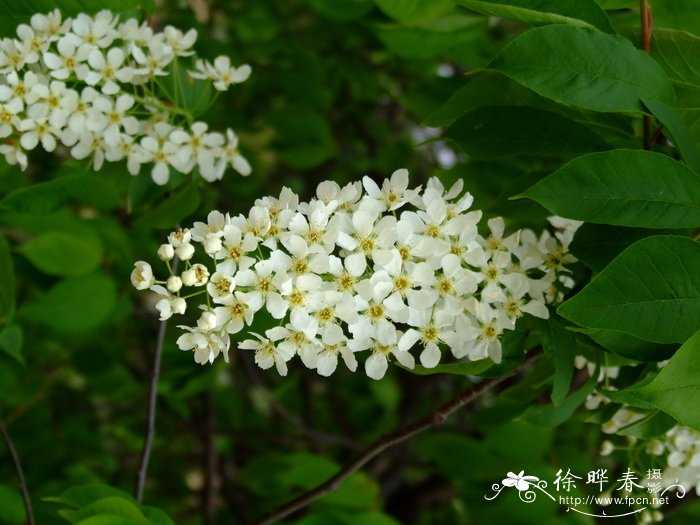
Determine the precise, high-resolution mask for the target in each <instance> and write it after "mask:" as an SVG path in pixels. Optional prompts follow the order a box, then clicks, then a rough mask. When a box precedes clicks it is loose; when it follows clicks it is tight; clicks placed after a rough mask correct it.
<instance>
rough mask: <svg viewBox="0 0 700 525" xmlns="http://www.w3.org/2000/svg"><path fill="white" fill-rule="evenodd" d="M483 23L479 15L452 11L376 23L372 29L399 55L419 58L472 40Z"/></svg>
mask: <svg viewBox="0 0 700 525" xmlns="http://www.w3.org/2000/svg"><path fill="white" fill-rule="evenodd" d="M485 27H486V21H485V20H484V19H483V18H481V17H477V16H465V15H458V14H453V15H448V16H446V17H444V18H439V19H437V20H431V21H428V22H423V23H421V24H416V25H412V26H404V25H398V24H377V25H376V26H375V31H376V32H377V36H378V37H379V38H380V39H381V40H382V42H384V45H385V46H387V47H388V48H389V49H391V50H392V51H393V52H394V53H396V54H397V55H398V56H400V57H402V58H406V59H419V60H422V59H428V58H434V57H439V56H442V55H445V54H447V53H448V52H450V51H453V50H455V49H459V48H462V47H463V46H469V45H471V44H473V42H474V41H475V40H477V39H479V38H481V37H482V36H483V31H484V29H485Z"/></svg>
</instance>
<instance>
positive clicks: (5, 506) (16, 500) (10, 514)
mask: <svg viewBox="0 0 700 525" xmlns="http://www.w3.org/2000/svg"><path fill="white" fill-rule="evenodd" d="M3 452H4V451H3ZM26 519H27V511H26V509H25V508H24V502H23V501H22V496H21V495H20V493H19V491H18V490H17V489H15V488H14V487H11V486H9V485H0V521H2V522H3V523H5V522H7V523H24V522H25V521H26Z"/></svg>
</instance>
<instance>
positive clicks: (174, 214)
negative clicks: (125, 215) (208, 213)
mask: <svg viewBox="0 0 700 525" xmlns="http://www.w3.org/2000/svg"><path fill="white" fill-rule="evenodd" d="M199 201H200V198H199V189H198V188H197V186H195V185H194V184H186V185H185V186H184V187H183V188H180V189H179V190H177V191H176V192H175V193H174V194H172V195H170V196H165V197H164V198H163V199H162V200H161V202H160V203H159V204H158V205H157V206H156V207H155V208H153V209H152V210H150V211H147V212H146V213H144V214H143V215H141V217H139V218H138V219H136V220H135V221H134V224H135V225H138V226H148V227H149V228H155V229H172V228H173V227H174V226H175V225H176V224H179V223H180V222H182V221H183V220H184V219H186V218H187V217H189V216H190V215H192V214H193V213H194V212H195V211H196V210H197V208H198V207H199Z"/></svg>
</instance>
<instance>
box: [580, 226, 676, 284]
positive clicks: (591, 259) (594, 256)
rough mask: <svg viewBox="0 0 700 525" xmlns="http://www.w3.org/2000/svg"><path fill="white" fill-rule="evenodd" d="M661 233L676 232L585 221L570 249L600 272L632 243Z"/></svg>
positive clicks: (670, 233) (584, 262)
mask: <svg viewBox="0 0 700 525" xmlns="http://www.w3.org/2000/svg"><path fill="white" fill-rule="evenodd" d="M660 234H669V235H673V234H675V232H673V231H672V230H653V229H650V228H625V227H624V226H609V225H607V224H591V223H585V224H583V225H581V227H580V228H579V229H578V230H576V235H575V236H574V240H573V242H572V243H571V245H570V246H569V250H570V251H571V253H573V254H574V255H575V256H576V258H577V259H578V260H580V261H581V262H583V264H585V265H586V266H588V267H589V268H590V269H591V270H593V271H595V272H599V271H600V270H602V269H603V268H605V267H606V266H607V265H608V263H609V262H610V261H612V260H613V259H614V258H615V257H617V256H618V255H620V254H621V253H622V252H623V251H624V249H625V248H627V247H628V246H630V245H631V244H634V243H635V242H637V241H638V240H640V239H644V238H645V237H651V236H653V235H660Z"/></svg>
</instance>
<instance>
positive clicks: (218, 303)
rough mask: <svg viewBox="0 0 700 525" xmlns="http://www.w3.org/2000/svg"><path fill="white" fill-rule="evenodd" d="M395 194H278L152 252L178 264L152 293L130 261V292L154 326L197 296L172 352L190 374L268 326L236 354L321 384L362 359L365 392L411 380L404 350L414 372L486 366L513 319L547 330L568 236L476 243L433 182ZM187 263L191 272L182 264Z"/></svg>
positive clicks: (454, 195) (455, 202) (395, 182)
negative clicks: (291, 367)
mask: <svg viewBox="0 0 700 525" xmlns="http://www.w3.org/2000/svg"><path fill="white" fill-rule="evenodd" d="M408 184H409V180H408V172H407V171H406V170H403V169H402V170H398V171H396V172H395V173H394V174H393V175H392V176H391V178H390V179H386V180H384V181H383V183H382V186H381V187H380V186H378V185H377V184H376V183H375V182H374V181H373V180H371V179H370V178H368V177H365V178H364V179H363V181H362V183H359V182H357V183H353V184H348V185H347V186H345V187H342V188H341V187H340V186H339V185H338V184H336V183H335V182H331V181H328V182H323V183H321V184H320V185H319V186H318V188H317V191H316V198H315V199H312V200H311V201H310V202H299V198H298V196H297V195H295V194H294V193H292V191H291V190H289V189H287V188H285V189H283V190H282V192H281V194H280V195H279V197H277V198H275V197H266V198H263V199H259V200H257V201H256V202H255V206H253V208H252V209H251V210H250V212H249V213H248V215H239V216H237V217H230V216H229V215H224V214H222V213H220V212H218V211H213V212H211V213H210V214H209V216H208V221H207V223H202V222H198V223H195V224H194V226H193V227H192V228H191V229H182V230H178V231H176V232H173V233H172V234H170V236H169V237H168V243H166V244H163V245H162V246H161V247H160V249H159V251H158V254H159V257H160V258H161V259H162V260H164V261H166V263H168V264H167V266H168V269H171V268H172V266H171V265H170V264H169V261H170V260H171V259H172V258H173V257H175V256H177V257H178V258H179V259H180V260H181V261H184V262H185V264H184V266H185V269H184V271H182V273H181V274H180V275H177V274H174V273H173V272H172V271H171V272H170V276H169V277H168V278H167V280H164V281H162V280H156V278H155V277H154V275H153V271H152V269H151V266H150V265H149V264H148V263H146V262H143V261H139V262H137V263H136V264H135V269H134V271H133V273H132V276H131V280H132V283H133V285H134V286H135V287H136V288H137V289H140V290H148V289H150V290H152V291H154V292H156V293H157V294H159V295H160V296H161V299H160V300H159V301H158V303H157V304H156V308H157V309H158V311H159V312H160V314H161V319H167V318H169V317H170V316H171V315H172V314H174V313H177V314H182V313H184V312H185V310H186V308H187V300H188V299H190V298H192V297H195V296H198V295H203V296H205V298H206V301H203V303H204V304H201V305H200V308H201V309H202V313H201V315H200V316H199V319H198V320H197V323H196V325H195V326H182V327H181V328H183V329H184V330H186V332H187V333H186V334H184V335H182V336H181V337H180V338H179V339H178V346H179V347H180V348H181V349H182V350H193V351H194V358H195V361H196V362H197V363H206V362H213V361H214V359H215V358H216V357H217V356H218V355H219V354H220V353H223V355H224V358H225V359H226V360H227V361H228V350H229V345H230V339H229V336H230V335H231V334H236V333H238V332H240V331H242V330H243V329H244V327H245V326H246V325H247V326H250V325H251V324H252V323H253V318H254V317H257V316H262V317H266V318H267V319H268V323H269V322H270V321H272V322H273V324H278V325H277V326H275V327H274V328H270V329H268V330H265V332H264V336H263V335H259V334H256V333H252V332H251V333H252V335H253V336H254V338H251V339H247V340H244V341H243V342H241V343H240V344H239V345H238V347H239V348H242V349H250V350H254V351H255V361H256V362H257V364H258V365H259V366H260V367H262V368H270V367H272V366H273V365H275V366H276V368H277V370H278V372H279V373H280V374H282V375H285V374H286V372H287V364H286V363H287V362H288V361H289V360H290V359H292V357H294V356H296V355H298V356H299V357H300V358H301V360H302V362H303V363H304V365H306V366H307V367H309V368H312V369H316V370H317V372H318V373H319V374H321V375H323V376H328V375H330V374H332V373H333V371H334V370H335V369H336V367H337V364H338V357H339V356H340V358H341V359H342V360H343V361H344V363H345V365H346V366H347V367H348V368H349V369H350V370H352V371H354V370H356V368H357V366H358V364H357V360H356V354H357V353H358V352H364V351H368V354H369V356H368V357H367V359H366V361H365V371H366V373H367V375H368V376H369V377H371V378H374V379H379V378H381V377H382V376H383V375H384V373H385V372H386V369H387V366H388V361H389V360H390V359H396V360H397V361H398V362H399V363H400V364H402V365H403V366H405V367H413V366H414V357H413V355H412V354H411V350H412V349H414V348H417V349H419V351H420V357H419V359H420V363H421V364H422V365H423V366H425V367H434V366H436V365H437V364H438V363H439V362H440V359H441V357H442V354H443V352H445V351H446V350H448V349H449V352H450V353H451V354H452V356H454V357H455V358H457V359H461V358H468V359H470V360H478V359H484V358H487V357H488V358H491V359H492V360H493V361H495V362H499V361H500V360H501V342H500V338H501V335H502V334H503V332H504V331H505V330H512V329H513V328H514V327H515V322H516V320H517V319H518V318H519V317H520V316H522V315H524V314H526V313H528V314H531V315H534V316H537V317H541V318H547V317H548V310H547V307H546V303H548V302H551V301H553V300H557V299H558V298H559V297H560V294H561V290H563V289H564V288H565V287H566V286H569V285H570V278H569V277H568V275H567V274H566V268H565V264H566V263H568V262H571V261H573V260H575V259H574V258H573V256H571V255H569V254H568V253H567V247H568V243H569V242H570V240H571V237H572V235H573V234H572V232H571V230H569V231H567V230H566V229H564V228H562V229H560V230H559V232H558V234H557V235H556V236H552V235H550V234H549V233H547V232H545V233H543V234H542V235H540V236H537V235H535V233H533V232H532V231H529V230H524V231H520V232H518V233H515V234H513V235H509V236H506V235H505V234H504V221H503V219H501V218H494V219H491V220H489V221H488V229H489V231H488V233H486V234H485V235H484V236H482V235H481V234H480V233H479V231H478V229H477V226H478V224H479V222H480V220H481V218H482V212H481V211H476V210H470V208H471V205H472V201H473V199H472V196H471V195H470V194H469V193H464V194H461V193H462V182H461V181H459V182H458V183H457V184H455V185H454V186H453V187H452V188H451V189H449V190H448V191H446V190H445V188H444V187H443V185H442V184H441V183H440V181H439V180H438V179H437V178H433V179H431V180H430V181H429V182H428V184H427V186H426V188H425V189H423V190H421V188H416V189H409V187H408ZM363 187H364V191H363ZM195 246H197V248H195ZM196 252H200V259H199V260H200V261H201V262H193V261H194V260H195V259H194V258H195V257H196ZM202 252H203V253H202ZM197 288H200V290H199V291H198V290H197ZM185 289H187V291H185ZM183 292H184V293H183Z"/></svg>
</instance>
